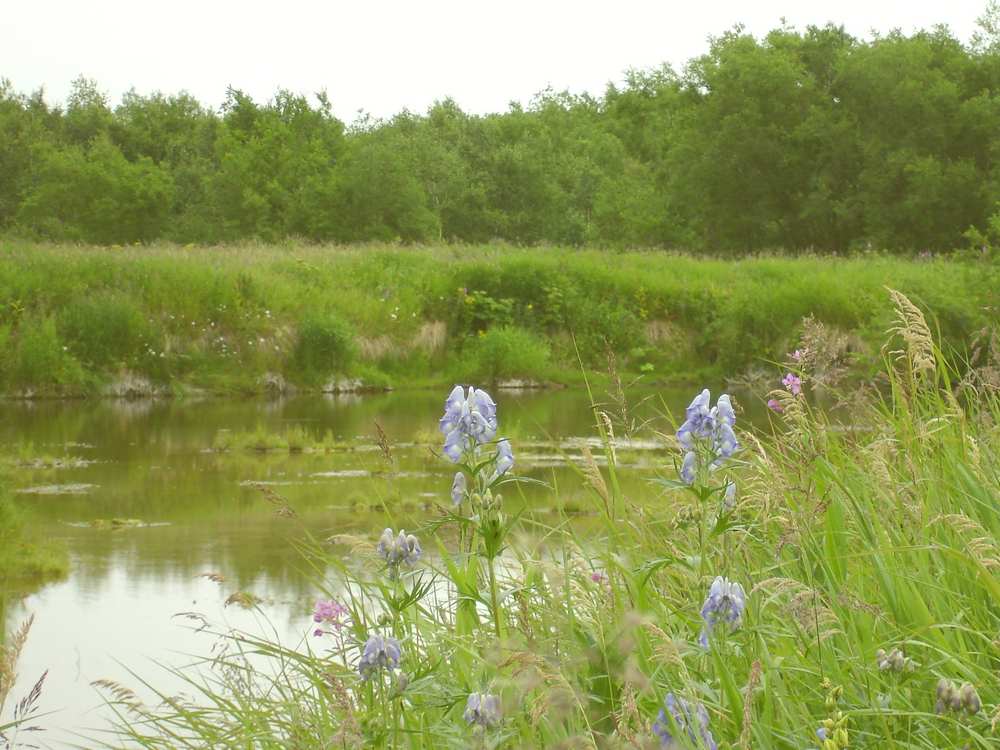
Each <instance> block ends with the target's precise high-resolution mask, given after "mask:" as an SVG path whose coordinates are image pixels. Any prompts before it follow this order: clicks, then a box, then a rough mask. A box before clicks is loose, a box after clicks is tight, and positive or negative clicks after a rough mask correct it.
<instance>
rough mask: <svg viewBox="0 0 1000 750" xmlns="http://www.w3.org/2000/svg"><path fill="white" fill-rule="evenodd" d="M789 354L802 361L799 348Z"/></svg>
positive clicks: (797, 360)
mask: <svg viewBox="0 0 1000 750" xmlns="http://www.w3.org/2000/svg"><path fill="white" fill-rule="evenodd" d="M790 356H791V358H792V359H793V360H795V361H796V362H801V361H802V350H801V349H796V350H795V351H794V352H792V353H791V355H790Z"/></svg>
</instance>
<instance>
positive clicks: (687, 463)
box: [681, 451, 698, 484]
mask: <svg viewBox="0 0 1000 750" xmlns="http://www.w3.org/2000/svg"><path fill="white" fill-rule="evenodd" d="M697 474H698V456H697V454H696V453H695V452H694V451H688V452H687V453H685V454H684V462H683V463H682V464H681V481H682V482H684V483H685V484H694V480H695V477H696V476H697Z"/></svg>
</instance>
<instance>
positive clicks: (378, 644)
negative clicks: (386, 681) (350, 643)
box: [358, 635, 403, 680]
mask: <svg viewBox="0 0 1000 750" xmlns="http://www.w3.org/2000/svg"><path fill="white" fill-rule="evenodd" d="M402 655H403V652H402V649H401V648H400V645H399V641H397V640H396V639H395V638H383V637H382V636H380V635H373V636H371V637H370V638H369V639H368V640H367V642H366V643H365V645H364V648H363V649H362V651H361V660H360V661H359V662H358V674H360V675H361V676H362V678H364V679H366V680H367V679H368V678H369V677H371V676H372V675H373V674H374V673H375V672H377V671H378V670H380V669H395V668H396V667H398V666H399V659H400V657H401V656H402Z"/></svg>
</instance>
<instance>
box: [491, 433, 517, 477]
mask: <svg viewBox="0 0 1000 750" xmlns="http://www.w3.org/2000/svg"><path fill="white" fill-rule="evenodd" d="M513 466H514V452H513V451H512V450H511V448H510V441H509V440H507V438H504V439H503V440H501V441H499V442H498V443H497V455H496V465H495V468H494V472H495V473H494V478H496V477H502V476H503V475H504V474H506V473H507V472H508V471H510V470H511V469H512V468H513Z"/></svg>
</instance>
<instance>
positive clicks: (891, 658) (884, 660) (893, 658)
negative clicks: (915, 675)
mask: <svg viewBox="0 0 1000 750" xmlns="http://www.w3.org/2000/svg"><path fill="white" fill-rule="evenodd" d="M875 663H876V664H878V668H879V669H880V670H882V671H883V672H886V671H889V672H904V671H905V672H912V671H913V670H914V669H916V664H915V663H914V661H913V659H911V658H909V657H908V656H905V655H904V654H903V652H902V651H900V650H899V649H898V648H894V649H893V650H892V651H890V652H889V653H888V654H887V653H886V652H885V650H884V649H881V648H880V649H879V650H878V651H876V652H875Z"/></svg>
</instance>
